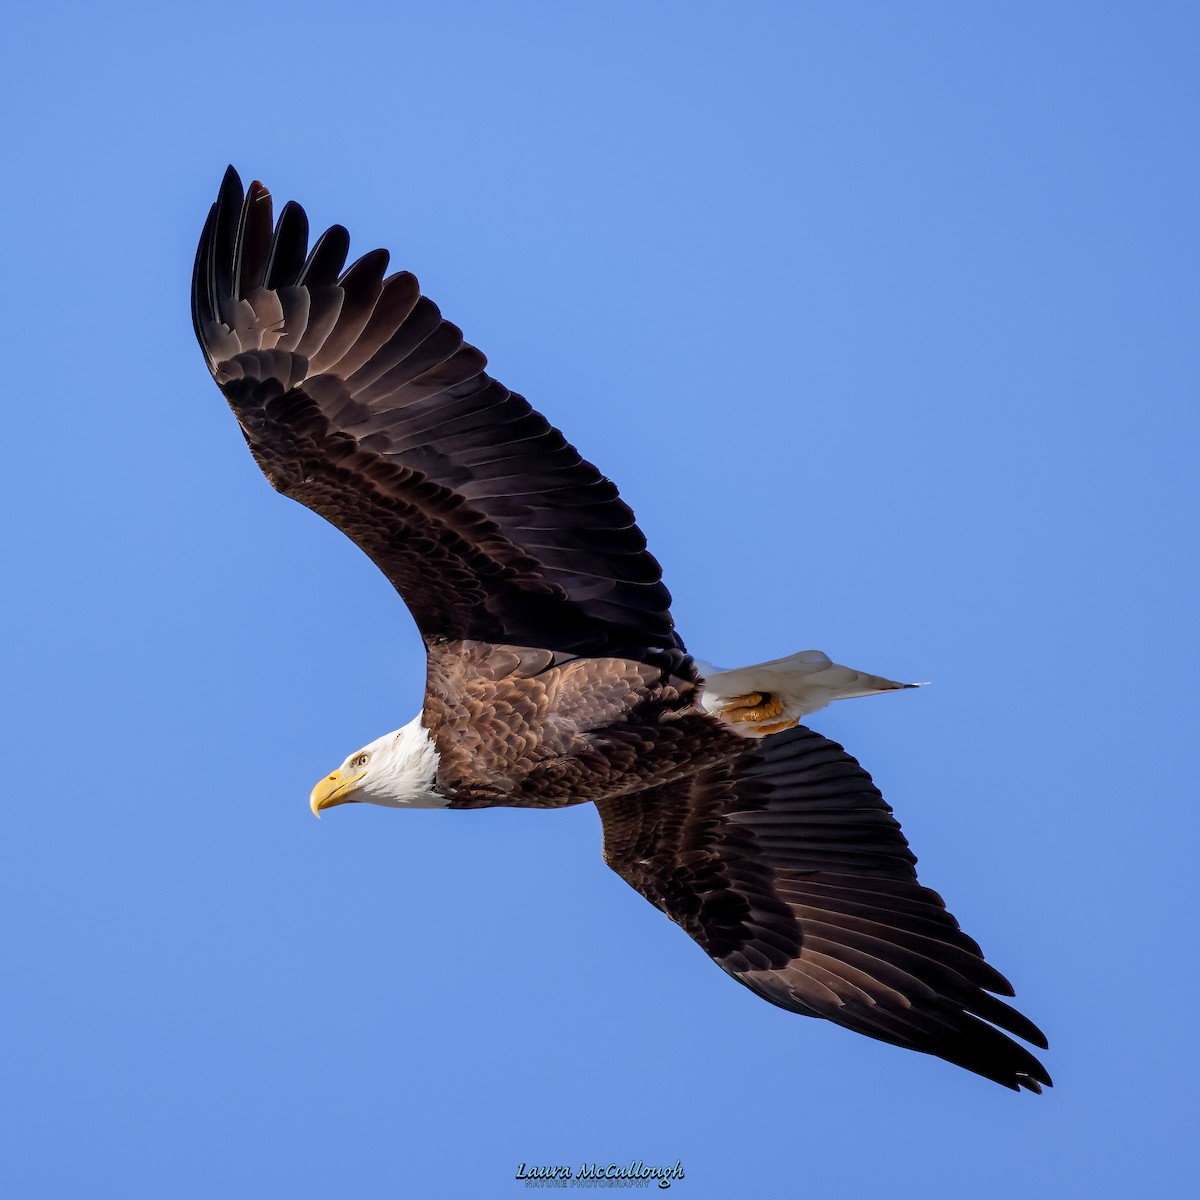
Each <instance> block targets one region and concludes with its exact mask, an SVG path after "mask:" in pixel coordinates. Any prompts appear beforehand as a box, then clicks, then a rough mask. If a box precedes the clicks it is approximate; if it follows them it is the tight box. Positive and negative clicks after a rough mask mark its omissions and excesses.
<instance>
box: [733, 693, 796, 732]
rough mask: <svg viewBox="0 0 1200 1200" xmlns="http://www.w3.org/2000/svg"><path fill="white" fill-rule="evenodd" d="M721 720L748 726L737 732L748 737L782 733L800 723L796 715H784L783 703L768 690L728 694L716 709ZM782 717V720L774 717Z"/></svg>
mask: <svg viewBox="0 0 1200 1200" xmlns="http://www.w3.org/2000/svg"><path fill="white" fill-rule="evenodd" d="M718 711H719V713H720V716H721V720H722V721H725V722H726V723H727V724H730V725H741V726H748V728H745V729H739V730H738V733H741V734H745V735H747V736H749V737H766V736H767V735H768V734H772V733H782V732H783V731H784V730H785V729H794V728H795V727H796V726H797V725H799V724H800V721H799V719H798V718H796V717H786V716H784V710H783V703H782V702H781V701H780V700H779V699H778V697H776V696H772V695H771V693H770V692H748V693H747V694H746V695H744V696H730V697H728V698H727V699H726V700H725V701H724V703H723V704H722V705H721V707H720V709H719V710H718ZM778 717H783V720H782V721H780V720H777V719H776V718H778Z"/></svg>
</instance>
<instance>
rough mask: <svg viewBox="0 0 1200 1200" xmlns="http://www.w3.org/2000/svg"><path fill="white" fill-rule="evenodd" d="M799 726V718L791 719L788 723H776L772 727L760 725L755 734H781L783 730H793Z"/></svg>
mask: <svg viewBox="0 0 1200 1200" xmlns="http://www.w3.org/2000/svg"><path fill="white" fill-rule="evenodd" d="M799 724H800V718H799V717H793V718H792V719H791V720H790V721H776V722H775V724H774V725H760V726H759V727H758V730H757V731H756V732H758V733H766V734H771V733H782V732H783V731H784V730H785V729H795V728H796V726H797V725H799Z"/></svg>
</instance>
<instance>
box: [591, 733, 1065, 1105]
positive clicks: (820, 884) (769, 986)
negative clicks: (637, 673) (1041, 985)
mask: <svg viewBox="0 0 1200 1200" xmlns="http://www.w3.org/2000/svg"><path fill="white" fill-rule="evenodd" d="M743 745H744V746H746V749H744V750H736V751H734V753H733V755H732V756H731V758H730V759H728V760H727V761H726V762H724V763H721V764H719V765H717V766H715V767H710V768H708V769H706V770H703V771H701V772H699V773H698V774H696V775H695V776H693V777H692V778H691V779H689V780H687V781H684V782H682V783H679V784H674V785H671V786H667V787H661V788H657V789H654V790H653V791H650V792H643V793H641V794H638V795H634V796H622V797H618V798H616V799H612V800H605V801H601V802H600V803H599V804H598V807H599V809H600V815H601V817H602V819H603V822H604V857H605V861H606V862H607V863H608V865H609V866H610V867H612V868H613V870H615V871H616V872H617V874H618V875H620V876H621V877H622V878H623V879H625V881H626V882H627V883H629V884H630V885H631V886H632V887H634V888H635V889H636V890H637V891H639V892H640V893H641V894H642V895H643V896H645V897H646V899H647V900H649V901H650V903H651V904H653V905H655V907H657V908H659V909H661V910H662V911H663V912H664V913H666V915H667V916H668V917H670V918H671V919H672V920H673V921H675V922H677V923H678V924H679V925H681V926H682V927H683V928H684V930H686V932H687V933H689V934H690V935H691V936H692V937H693V938H695V939H696V941H697V942H699V943H700V945H701V946H702V947H703V948H704V950H705V951H707V952H708V954H710V955H711V956H712V957H713V958H714V959H715V960H716V962H717V964H718V965H719V966H720V967H722V968H723V969H724V970H725V971H727V972H728V973H729V974H730V975H732V976H733V977H734V978H735V979H737V980H738V981H739V982H741V983H744V984H745V985H746V986H747V987H748V988H750V989H751V990H752V991H755V992H757V993H758V994H759V995H760V996H762V997H764V998H765V999H767V1000H770V1001H771V1002H772V1003H773V1004H777V1005H779V1006H780V1007H781V1008H787V1009H791V1010H792V1011H793V1012H798V1013H803V1014H805V1015H808V1016H817V1017H826V1018H828V1019H829V1020H831V1021H836V1022H837V1023H838V1024H839V1025H844V1026H846V1028H848V1029H853V1030H855V1031H857V1032H858V1033H865V1034H867V1036H868V1037H873V1038H879V1039H880V1040H881V1041H885V1042H893V1043H895V1044H896V1045H898V1046H907V1047H909V1048H910V1049H913V1050H921V1051H924V1052H925V1053H927V1054H935V1055H937V1056H938V1057H940V1058H944V1059H947V1060H948V1061H950V1062H952V1063H957V1064H958V1065H959V1066H962V1067H966V1068H967V1070H969V1071H974V1072H976V1073H977V1074H979V1075H983V1076H986V1077H987V1078H988V1079H993V1080H995V1081H996V1082H997V1083H1002V1084H1004V1085H1005V1086H1006V1087H1010V1088H1013V1089H1014V1090H1016V1089H1019V1088H1021V1087H1025V1088H1029V1089H1030V1090H1031V1091H1035V1092H1038V1091H1041V1086H1040V1085H1041V1084H1047V1085H1048V1084H1049V1083H1050V1076H1049V1075H1048V1074H1047V1073H1046V1069H1045V1068H1044V1067H1043V1066H1042V1064H1041V1063H1040V1062H1038V1060H1037V1059H1036V1058H1034V1056H1033V1055H1032V1054H1030V1053H1029V1051H1028V1050H1026V1049H1025V1048H1024V1047H1023V1046H1021V1045H1019V1044H1018V1043H1017V1042H1014V1041H1013V1040H1012V1039H1011V1038H1009V1037H1006V1036H1005V1034H1004V1033H1002V1032H1001V1030H1008V1031H1009V1032H1010V1033H1015V1034H1017V1035H1018V1036H1019V1037H1022V1038H1024V1039H1025V1040H1026V1041H1028V1042H1032V1043H1033V1044H1034V1045H1036V1046H1040V1047H1043V1048H1044V1047H1045V1046H1046V1039H1045V1037H1044V1036H1043V1034H1042V1033H1041V1031H1040V1030H1039V1029H1038V1028H1037V1026H1035V1025H1034V1024H1033V1023H1032V1022H1031V1021H1029V1020H1027V1019H1026V1018H1025V1017H1023V1016H1022V1015H1021V1014H1020V1013H1018V1012H1017V1011H1016V1010H1015V1009H1013V1008H1011V1007H1010V1006H1009V1005H1007V1004H1005V1003H1004V1002H1003V1001H1001V1000H999V999H997V998H996V996H995V995H993V994H992V993H999V994H1001V995H1004V996H1011V995H1012V994H1013V990H1012V987H1011V986H1010V984H1009V983H1008V981H1007V980H1006V979H1005V978H1004V977H1003V976H1002V975H1000V974H999V972H997V971H996V970H995V969H994V968H993V967H991V966H989V965H988V964H987V963H986V962H984V960H983V955H982V953H981V952H980V949H979V947H978V946H977V945H976V944H975V942H973V941H972V940H971V939H970V938H969V937H967V935H966V934H965V933H963V932H962V930H960V929H959V927H958V923H957V922H956V921H955V920H954V918H953V917H952V916H951V915H950V914H949V913H948V912H947V911H946V908H945V905H944V904H943V902H942V899H941V897H940V896H938V895H937V893H936V892H931V891H930V890H929V889H928V888H923V887H921V885H920V884H919V883H918V882H917V875H916V871H915V870H914V866H913V864H914V863H915V862H916V859H915V858H914V857H913V854H912V852H911V851H910V850H909V848H908V843H907V842H906V841H905V838H904V835H903V834H902V833H901V832H900V826H899V825H898V824H897V823H896V821H895V819H894V818H893V817H892V812H891V809H890V808H889V807H888V806H887V804H886V803H885V802H884V800H883V797H882V796H881V795H880V793H879V791H878V789H877V788H876V787H875V785H874V784H873V783H872V782H871V777H870V776H869V775H868V774H867V773H866V771H864V770H863V769H862V767H860V766H859V765H858V763H857V762H855V761H854V759H853V758H851V757H850V756H849V755H848V754H847V753H846V752H845V750H843V749H842V747H841V746H839V745H837V744H836V743H834V742H831V741H829V740H827V739H826V738H823V737H821V736H820V735H819V734H816V733H813V732H812V730H810V729H805V728H804V727H803V726H800V727H798V728H796V729H793V730H791V731H789V732H787V733H780V734H777V735H775V736H773V737H769V738H766V739H764V740H762V741H759V742H753V743H743ZM997 1026H998V1027H999V1028H997Z"/></svg>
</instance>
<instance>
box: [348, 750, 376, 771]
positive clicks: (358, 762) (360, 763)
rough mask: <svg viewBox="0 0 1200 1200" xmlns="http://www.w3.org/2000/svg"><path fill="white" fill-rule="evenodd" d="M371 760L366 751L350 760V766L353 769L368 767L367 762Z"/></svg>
mask: <svg viewBox="0 0 1200 1200" xmlns="http://www.w3.org/2000/svg"><path fill="white" fill-rule="evenodd" d="M370 758H371V755H370V754H369V753H368V752H367V751H366V750H364V751H363V752H362V753H361V754H356V755H355V756H354V757H353V758H352V759H351V760H350V765H351V766H352V767H365V766H366V765H367V762H368V761H369V760H370Z"/></svg>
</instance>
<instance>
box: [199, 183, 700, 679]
mask: <svg viewBox="0 0 1200 1200" xmlns="http://www.w3.org/2000/svg"><path fill="white" fill-rule="evenodd" d="M348 251H349V235H348V234H347V232H346V230H345V229H343V228H342V227H341V226H339V225H335V226H333V227H332V228H331V229H329V230H327V231H326V232H325V233H324V234H322V235H321V236H320V237H319V238H318V239H317V240H316V241H315V243H314V244H313V246H312V248H311V250H310V249H309V247H308V220H307V217H306V216H305V213H304V210H303V209H301V208H300V206H299V205H297V204H295V203H289V204H287V205H286V206H285V207H284V208H283V210H282V211H281V213H280V215H279V220H278V222H276V223H274V224H273V223H272V213H271V196H270V193H269V192H268V191H267V189H266V188H265V187H263V186H262V185H261V184H260V183H257V182H255V183H252V184H251V185H250V188H249V191H248V192H247V193H246V194H245V196H243V192H242V184H241V180H240V179H239V177H238V175H237V172H236V171H235V170H234V169H233V168H232V167H230V168H229V170H228V171H227V172H226V174H225V178H224V181H223V182H222V185H221V190H220V193H219V196H218V199H217V202H216V204H214V205H213V207H212V209H211V211H210V213H209V216H208V220H207V221H206V222H205V225H204V231H203V233H202V235H201V238H200V243H199V246H198V248H197V252H196V262H195V269H194V272H193V276H192V321H193V325H194V327H195V331H196V337H197V339H198V340H199V342H200V346H201V348H202V350H203V351H204V355H205V359H206V362H207V364H208V367H209V370H210V372H211V373H212V375H213V378H214V379H215V380H216V382H217V383H218V385H219V386H220V388H221V390H222V392H224V394H225V396H226V398H227V399H228V401H229V403H230V406H231V407H232V408H233V410H234V413H235V415H236V416H237V418H238V421H239V424H240V425H241V428H242V432H243V435H244V436H245V438H246V441H247V443H248V444H249V446H250V449H251V451H252V453H253V454H254V456H255V458H256V459H257V461H258V463H259V465H260V466H261V467H262V469H263V471H264V473H265V474H266V476H267V478H268V479H269V480H270V482H271V484H272V485H273V486H274V487H275V488H276V489H277V490H279V491H280V492H283V493H284V494H285V495H288V496H290V497H292V498H293V499H295V500H298V501H299V502H300V503H302V504H305V505H307V506H308V507H309V508H311V509H313V510H314V511H315V512H317V513H319V514H320V515H321V516H323V517H325V518H326V519H327V520H329V521H330V522H332V523H333V524H334V525H335V526H337V527H338V528H339V529H341V530H342V531H343V532H344V533H345V534H347V535H348V536H349V537H350V538H351V539H352V540H353V541H354V542H355V543H356V544H357V545H358V546H359V547H360V548H361V549H362V550H363V551H365V552H366V554H367V555H368V556H369V557H370V558H371V559H372V560H373V561H374V562H375V564H376V565H377V566H378V567H379V568H380V569H381V570H382V571H383V573H384V574H385V575H386V576H387V578H388V579H389V580H390V582H391V583H392V584H393V586H394V587H395V588H396V590H397V591H398V592H399V593H400V594H401V596H402V597H403V598H404V600H405V602H406V603H407V604H408V606H409V608H410V610H411V611H412V614H413V617H414V618H415V620H416V622H417V626H418V628H419V629H420V631H421V633H422V635H423V636H424V638H425V640H426V642H427V644H428V643H429V642H430V641H432V640H435V639H442V638H448V639H454V638H465V639H475V640H480V641H493V642H505V643H511V644H516V645H530V646H543V647H546V648H548V649H551V650H555V651H559V652H563V653H574V654H579V653H617V654H626V655H631V656H632V655H636V654H639V653H642V652H644V651H647V650H649V651H654V650H668V651H678V650H679V649H681V647H682V643H681V642H680V641H679V639H678V637H677V635H676V634H675V632H674V626H673V623H672V621H671V616H670V611H669V610H670V600H671V598H670V595H669V593H668V592H667V589H666V587H665V586H664V584H663V582H662V572H661V568H660V567H659V564H658V563H657V561H656V560H655V559H654V558H653V557H652V556H651V555H650V554H649V552H648V551H647V550H646V539H645V537H644V536H643V535H642V533H641V531H640V530H639V529H638V527H637V525H636V524H635V521H634V516H633V513H632V511H631V510H630V509H629V507H628V506H627V505H625V504H624V503H623V502H622V501H621V499H620V498H619V495H618V493H617V489H616V487H615V486H614V485H613V484H612V482H611V481H610V480H608V479H606V478H605V477H604V476H603V475H601V474H600V472H599V471H598V470H597V469H596V468H595V467H594V466H592V464H591V463H589V462H586V461H585V460H584V459H583V458H582V457H581V456H580V454H579V453H578V451H576V450H575V448H574V447H573V446H571V445H570V444H569V443H568V442H567V441H566V439H565V438H564V437H563V435H562V434H561V433H560V432H559V431H558V430H557V429H555V428H553V427H552V426H551V425H550V424H549V423H548V422H547V421H546V420H545V418H544V417H542V416H541V415H540V414H538V413H537V412H535V411H534V410H533V409H532V408H531V407H530V406H529V404H528V403H527V402H526V401H525V400H524V399H523V398H522V397H520V396H518V395H516V394H515V393H513V392H510V391H509V390H508V389H507V388H506V387H504V385H503V384H501V383H499V382H497V381H496V380H495V379H493V378H492V377H491V376H489V375H487V374H486V373H485V372H484V369H483V368H484V366H485V365H486V359H485V358H484V356H483V354H482V353H481V352H480V351H479V350H477V349H476V348H475V347H473V346H470V345H468V344H466V343H465V342H464V341H463V337H462V333H461V331H460V330H459V329H458V328H457V327H456V326H454V325H452V324H450V323H449V322H448V321H446V320H444V319H443V318H442V316H441V314H440V312H439V311H438V308H437V306H436V305H435V304H433V302H432V301H430V300H429V299H427V298H426V297H425V296H422V295H421V292H420V288H419V286H418V284H417V281H416V279H415V278H414V277H413V276H412V275H411V274H410V273H408V272H403V271H402V272H399V273H396V274H392V275H388V276H386V277H385V275H384V273H385V271H386V269H387V264H388V254H387V252H386V251H384V250H373V251H371V252H370V253H368V254H365V255H363V257H362V258H360V259H358V260H357V261H356V262H355V263H353V264H352V265H351V266H350V267H348V268H345V269H344V270H343V267H344V265H345V261H346V256H347V253H348Z"/></svg>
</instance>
